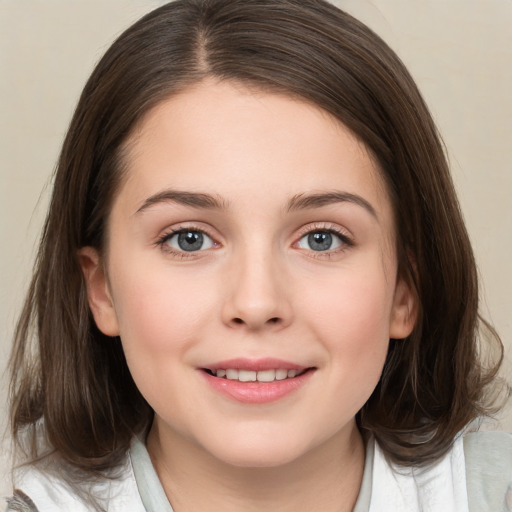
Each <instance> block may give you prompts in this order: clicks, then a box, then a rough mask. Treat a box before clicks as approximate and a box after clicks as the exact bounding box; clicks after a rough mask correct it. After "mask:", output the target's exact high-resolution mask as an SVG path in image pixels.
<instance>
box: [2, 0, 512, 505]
mask: <svg viewBox="0 0 512 512" xmlns="http://www.w3.org/2000/svg"><path fill="white" fill-rule="evenodd" d="M477 292H478V286H477V278H476V271H475V264H474V260H473V256H472V251H471V247H470V244H469V241H468V237H467V233H466V230H465V228H464V224H463V221H462V218H461V214H460V211H459V207H458V204H457V200H456V197H455V193H454V190H453V185H452V182H451V179H450V176H449V172H448V169H447V164H446V161H445V158H444V154H443V151H442V146H441V144H440V141H439V138H438V135H437V132H436V130H435V127H434V124H433V122H432V119H431V117H430V115H429V113H428V110H427V108H426V106H425V104H424V102H423V100H422V98H421V96H420V94H419V92H418V90H417V88H416V86H415V85H414V83H413V81H412V79H411V78H410V76H409V74H408V73H407V71H406V70H405V69H404V67H403V65H402V64H401V62H400V61H399V59H398V58H397V57H396V55H395V54H394V53H393V52H392V51H391V50H390V49H389V48H388V47H387V46H386V45H385V43H384V42H383V41H382V40H380V39H379V38H378V37H377V36H376V35H375V34H373V33H372V32H371V31H370V30H369V29H368V28H366V27H365V26H363V25H362V24H360V23H359V22H357V21H356V20H354V19H353V18H351V17H350V16H348V15H347V14H345V13H343V12H341V11H340V10H338V9H336V8H335V7H333V6H332V5H330V4H328V3H326V2H324V1H322V0H307V1H305V0H300V1H299V0H249V1H248V0H178V1H176V2H172V3H170V4H168V5H165V6H163V7H161V8H159V9H157V10H156V11H154V12H153V13H150V14H148V15H147V16H145V17H144V18H143V19H142V20H140V21H139V22H138V23H136V24H135V25H134V26H133V27H131V28H129V29H128V30H127V31H126V32H125V33H124V34H122V35H121V36H120V37H119V39H118V40H117V41H116V42H115V43H114V44H113V45H112V47H111V48H110V49H109V50H108V52H107V53H106V55H105V56H104V58H103V59H102V60H101V61H100V63H99V64H98V66H97V68H96V70H95V71H94V72H93V74H92V76H91V78H90V79H89V81H88V83H87V85H86V87H85V89H84V91H83V93H82V96H81V99H80V101H79V104H78V107H77V110H76V112H75V115H74V117H73V120H72V122H71V126H70V129H69V132H68V135H67V137H66V140H65V142H64V146H63V149H62V153H61V157H60V161H59V166H58V170H57V175H56V179H55V186H54V192H53V197H52V201H51V205H50V210H49V214H48V218H47V222H46V225H45V229H44V232H43V237H42V241H41V248H40V252H39V257H38V261H37V266H36V270H35V274H34V278H33V282H32V285H31V288H30V290H29V294H28V298H27V301H26V305H25V309H24V311H23V313H22V316H21V319H20V322H19V326H18V330H17V334H16V341H15V346H14V350H13V354H12V358H11V369H12V382H11V392H12V406H11V421H12V431H13V435H14V438H15V439H16V441H17V443H18V446H19V448H20V449H22V450H23V451H24V453H25V455H26V463H25V464H24V465H21V466H20V467H19V468H18V469H17V470H16V473H15V475H14V476H15V481H14V483H15V490H14V494H13V497H12V498H11V499H10V500H9V505H8V510H31V511H34V510H39V511H40V512H44V511H47V510H48V511H54V510H73V511H75V510H76V511H82V510H109V511H121V510H130V511H141V512H142V511H144V510H146V511H159V512H164V511H167V512H168V511H171V510H174V511H175V512H190V511H202V510H214V511H217V510H218V511H220V510H222V511H231V510H236V511H240V510H247V511H256V510H263V509H265V510H276V511H288V510H294V511H301V510H304V511H306V510H308V511H309V510H321V511H323V512H330V511H352V510H354V511H357V512H361V511H369V510H370V511H376V510H379V511H388V510H389V511H394V512H395V511H400V510H404V511H405V510H407V511H420V510H423V511H434V510H443V511H457V512H465V511H469V510H493V511H494V510H507V508H506V507H509V506H510V502H511V501H512V497H511V495H510V494H511V491H510V489H509V484H510V483H511V481H512V440H511V438H510V436H509V435H507V434H504V433H502V434H497V433H494V434H487V435H482V434H468V435H466V436H465V437H464V436H463V435H462V432H464V430H465V429H466V427H467V426H468V424H469V423H470V422H471V421H472V420H473V419H475V418H477V417H478V416H481V415H483V414H487V413H489V412H490V410H491V409H490V405H489V404H490V402H489V401H488V398H489V397H488V395H487V394H486V388H487V386H488V384H490V383H491V382H492V380H493V378H494V376H495V374H496V371H497V366H498V365H494V366H493V367H492V368H490V369H485V368H483V367H482V366H481V365H480V362H479V358H478V355H479V351H480V349H479V343H478V339H479V338H478V332H477V330H478V328H479V327H483V328H487V331H488V333H489V335H490V336H489V338H490V339H491V340H492V341H493V342H494V343H495V344H498V345H500V344H499V340H498V338H497V336H496V334H495V333H494V331H493V330H492V329H491V328H489V327H488V326H487V325H486V324H485V322H483V321H481V320H479V317H478V314H477V306H478V296H477ZM33 331H35V332H34V334H35V335H34V336H33V335H32V332H33ZM500 347H501V345H500Z"/></svg>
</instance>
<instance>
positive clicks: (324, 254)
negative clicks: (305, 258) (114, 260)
mask: <svg viewBox="0 0 512 512" xmlns="http://www.w3.org/2000/svg"><path fill="white" fill-rule="evenodd" d="M186 232H193V233H201V234H202V235H206V236H207V237H208V238H210V239H211V240H212V242H213V245H214V247H215V246H217V247H218V246H219V245H220V244H219V243H218V242H216V241H215V239H214V238H213V237H212V236H211V235H210V234H209V233H208V232H207V231H206V230H205V229H202V228H199V227H197V226H180V227H178V228H173V229H170V230H169V231H166V232H165V233H163V234H162V235H161V236H160V237H159V238H158V239H157V240H156V242H155V245H156V246H158V247H160V248H161V249H162V250H163V251H165V252H167V253H170V254H172V255H173V256H174V257H177V258H181V259H187V258H194V257H197V254H196V253H199V252H204V250H203V251H190V252H187V251H177V250H175V249H173V248H172V247H171V246H170V245H169V244H168V243H167V242H169V240H170V239H171V238H172V237H173V236H175V235H179V234H181V233H186ZM313 233H329V234H332V235H334V236H336V237H337V238H338V239H339V241H340V243H341V247H338V248H336V249H334V250H326V251H314V250H312V249H311V250H307V249H304V250H305V251H306V252H308V253H309V256H310V257H312V258H321V259H325V258H327V259H328V258H331V257H332V256H333V255H336V254H339V253H341V252H344V251H346V250H347V249H350V248H351V247H353V246H354V241H353V240H352V239H351V238H350V237H349V236H348V235H347V234H346V232H344V231H343V230H341V229H340V228H339V227H337V226H335V225H332V224H327V225H326V224H322V223H316V224H313V225H311V224H308V225H306V226H304V227H302V228H301V229H300V231H299V236H298V237H297V239H296V241H295V242H294V243H293V245H292V246H294V247H295V246H297V244H298V243H299V242H300V241H301V240H302V239H303V238H304V237H305V236H307V235H310V234H313ZM299 249H300V248H299Z"/></svg>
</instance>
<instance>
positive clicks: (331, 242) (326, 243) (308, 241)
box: [297, 230, 344, 252]
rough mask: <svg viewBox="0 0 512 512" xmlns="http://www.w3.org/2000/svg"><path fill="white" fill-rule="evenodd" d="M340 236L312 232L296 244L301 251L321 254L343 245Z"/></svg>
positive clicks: (326, 232) (328, 232) (327, 232)
mask: <svg viewBox="0 0 512 512" xmlns="http://www.w3.org/2000/svg"><path fill="white" fill-rule="evenodd" d="M343 243H344V241H342V239H341V236H340V235H338V234H336V233H333V232H331V231H325V230H324V231H322V230H318V231H312V232H311V233H308V234H307V235H304V236H303V237H302V238H301V239H300V240H299V241H298V243H297V245H298V247H300V248H301V249H309V250H310V251H316V252H322V251H331V250H333V249H337V248H338V247H341V246H342V245H343Z"/></svg>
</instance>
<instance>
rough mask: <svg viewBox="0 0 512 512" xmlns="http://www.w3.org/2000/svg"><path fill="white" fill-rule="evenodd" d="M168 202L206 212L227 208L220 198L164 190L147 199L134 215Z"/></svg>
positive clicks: (196, 193)
mask: <svg viewBox="0 0 512 512" xmlns="http://www.w3.org/2000/svg"><path fill="white" fill-rule="evenodd" d="M169 202H172V203H178V204H182V205H184V206H192V207H194V208H201V209H206V210H225V209H226V208H227V202H226V201H225V200H224V199H222V198H221V197H216V196H212V195H210V194H204V193H199V192H184V191H180V190H164V191H162V192H158V193H156V194H154V195H152V196H150V197H148V198H147V199H146V200H145V201H144V203H142V206H141V207H140V208H139V209H138V210H137V211H136V212H135V213H142V212H143V211H145V210H147V209H148V208H150V207H151V206H154V205H156V204H159V203H169Z"/></svg>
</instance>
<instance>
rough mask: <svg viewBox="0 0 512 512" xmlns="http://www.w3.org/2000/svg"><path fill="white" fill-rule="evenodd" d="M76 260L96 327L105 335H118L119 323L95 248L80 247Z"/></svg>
mask: <svg viewBox="0 0 512 512" xmlns="http://www.w3.org/2000/svg"><path fill="white" fill-rule="evenodd" d="M78 261H79V262H80V267H81V268H82V272H83V274H84V278H85V284H86V287H87V297H88V300H89V307H90V308H91V312H92V314H93V316H94V320H95V322H96V325H97V326H98V329H99V330H100V331H101V332H102V333H103V334H106V335H107V336H118V335H119V323H118V321H117V315H116V312H115V309H114V303H113V301H112V296H111V294H110V290H109V286H108V281H107V278H106V275H105V271H104V269H103V264H102V262H101V258H100V256H99V254H98V251H97V250H96V249H93V248H92V247H82V248H81V249H80V250H79V251H78Z"/></svg>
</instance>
